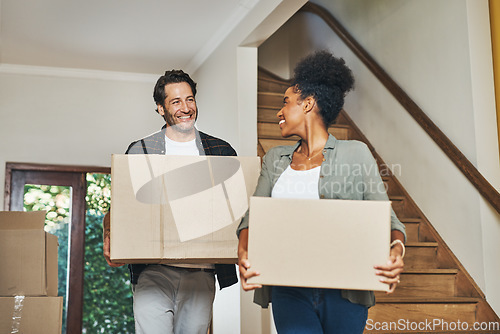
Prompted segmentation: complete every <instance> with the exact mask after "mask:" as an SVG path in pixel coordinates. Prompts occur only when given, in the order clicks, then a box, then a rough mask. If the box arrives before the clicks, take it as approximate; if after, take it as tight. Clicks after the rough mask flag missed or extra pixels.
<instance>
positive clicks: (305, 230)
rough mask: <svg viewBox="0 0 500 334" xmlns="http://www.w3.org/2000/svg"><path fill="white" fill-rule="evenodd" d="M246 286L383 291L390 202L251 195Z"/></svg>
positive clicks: (388, 237) (385, 286) (387, 250)
mask: <svg viewBox="0 0 500 334" xmlns="http://www.w3.org/2000/svg"><path fill="white" fill-rule="evenodd" d="M248 233H249V235H248V237H249V240H248V259H249V261H250V264H251V265H252V270H256V271H259V272H260V276H256V277H253V278H252V279H250V280H249V283H259V284H264V285H279V286H302V287H317V288H336V289H351V290H381V291H387V290H388V287H389V286H388V285H387V284H384V283H381V282H380V281H379V277H378V276H376V275H375V269H373V266H374V265H376V264H385V263H386V262H387V259H388V257H389V250H390V249H389V248H390V246H389V245H390V202H388V201H354V200H327V199H322V200H310V199H309V200H300V199H279V198H263V197H252V198H251V200H250V222H249V230H248Z"/></svg>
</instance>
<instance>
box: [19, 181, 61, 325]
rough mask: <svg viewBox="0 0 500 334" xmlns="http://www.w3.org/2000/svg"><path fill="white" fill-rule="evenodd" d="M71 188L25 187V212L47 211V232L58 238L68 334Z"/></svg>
mask: <svg viewBox="0 0 500 334" xmlns="http://www.w3.org/2000/svg"><path fill="white" fill-rule="evenodd" d="M70 207H71V187H63V186H51V185H35V184H27V185H25V186H24V211H40V210H45V211H47V215H46V216H45V227H44V229H45V231H46V232H48V233H51V234H54V235H56V236H57V238H58V243H59V250H58V253H59V254H58V281H59V283H58V284H59V285H58V295H59V296H62V297H63V300H64V302H63V326H62V328H63V330H62V333H66V287H67V274H68V233H69V226H70V223H71V214H70V210H71V209H70Z"/></svg>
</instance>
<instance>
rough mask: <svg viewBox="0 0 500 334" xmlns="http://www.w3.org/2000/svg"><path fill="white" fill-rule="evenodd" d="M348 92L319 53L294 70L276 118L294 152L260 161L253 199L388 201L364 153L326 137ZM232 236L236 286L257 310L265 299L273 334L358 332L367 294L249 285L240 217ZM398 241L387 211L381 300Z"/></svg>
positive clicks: (345, 71) (348, 82)
mask: <svg viewBox="0 0 500 334" xmlns="http://www.w3.org/2000/svg"><path fill="white" fill-rule="evenodd" d="M353 85H354V79H353V76H352V72H351V70H350V69H349V68H348V67H347V66H346V65H345V62H344V60H343V59H339V58H335V57H334V56H333V55H332V54H331V53H329V52H327V51H319V52H316V53H314V54H312V55H310V56H308V57H306V58H305V59H303V60H302V61H301V62H300V63H299V64H297V66H296V68H295V71H294V78H293V80H292V85H291V86H290V87H289V88H288V89H287V90H286V92H285V95H284V98H283V108H282V109H281V110H280V111H279V112H278V114H277V117H278V118H279V119H280V121H279V126H280V129H281V134H282V136H283V137H285V138H286V137H290V136H292V135H297V136H299V137H300V141H299V142H298V143H297V144H296V145H295V146H278V147H275V148H273V149H271V150H269V152H268V153H267V154H266V155H265V156H264V158H263V163H262V171H261V175H260V177H259V182H258V185H257V189H256V191H255V194H254V196H267V197H281V198H317V199H318V198H330V199H354V200H388V198H387V194H386V193H385V188H384V187H383V184H382V180H381V178H380V175H379V173H378V168H377V166H376V162H375V159H374V158H373V156H372V155H371V153H370V151H369V149H368V148H367V146H366V145H365V144H363V143H361V142H358V141H353V140H352V141H347V140H337V139H335V137H333V136H332V135H330V134H329V133H328V127H329V125H330V124H332V123H333V122H334V120H335V119H336V117H337V116H338V114H339V112H340V110H341V108H342V106H343V104H344V96H345V95H346V93H347V92H348V91H350V90H351V89H352V88H353ZM346 166H347V167H350V168H347V169H346V168H345V167H346ZM360 166H362V168H359V167H360ZM336 167H341V168H340V169H339V168H336ZM339 171H340V173H339ZM342 173H343V175H339V174H342ZM381 189H382V190H381ZM307 209H308V208H307V207H304V210H307ZM238 237H239V246H238V258H239V259H238V264H239V268H240V278H241V282H242V287H243V289H244V290H246V291H249V290H254V289H257V290H256V291H255V296H254V302H256V303H257V304H260V305H261V306H262V307H267V306H268V304H269V302H270V301H271V300H272V303H273V316H274V321H275V324H276V328H277V330H278V333H280V334H281V333H285V334H288V333H346V334H353V333H362V332H363V329H364V327H365V324H366V319H367V315H368V308H369V307H370V306H373V305H374V303H375V298H374V294H373V292H371V291H353V290H337V289H316V288H302V287H279V286H273V287H272V289H271V287H269V286H263V287H262V286H261V285H257V284H249V283H248V282H247V279H249V278H250V277H253V276H256V275H259V273H258V272H255V271H253V270H251V269H250V263H249V261H248V255H247V249H248V247H247V245H248V213H247V215H246V216H245V217H244V218H243V220H242V222H241V224H240V226H239V227H238ZM404 240H405V228H404V225H403V224H401V222H400V221H399V220H398V219H397V217H396V215H395V214H394V212H393V211H392V212H391V241H392V242H391V251H390V257H389V260H388V262H387V263H386V264H384V265H376V266H375V267H374V270H375V272H376V274H377V275H379V276H380V281H382V282H384V283H386V284H388V285H389V292H388V293H391V292H393V291H394V289H395V288H396V285H397V283H399V278H400V277H399V275H400V273H401V272H402V271H403V266H404V263H403V259H402V258H403V256H404ZM354 243H355V241H354ZM353 247H356V245H355V244H353ZM346 251H348V250H346ZM284 274H286V273H284ZM339 274H341V273H340V272H339Z"/></svg>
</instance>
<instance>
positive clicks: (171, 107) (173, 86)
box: [158, 82, 198, 133]
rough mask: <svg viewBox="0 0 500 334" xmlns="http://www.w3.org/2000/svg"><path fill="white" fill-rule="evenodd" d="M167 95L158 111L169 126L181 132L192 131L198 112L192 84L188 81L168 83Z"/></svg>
mask: <svg viewBox="0 0 500 334" xmlns="http://www.w3.org/2000/svg"><path fill="white" fill-rule="evenodd" d="M165 95H166V96H167V98H166V99H165V101H164V106H161V105H158V112H159V114H160V115H162V116H163V118H164V119H165V121H166V122H167V126H169V127H172V129H174V130H176V131H179V132H184V133H186V132H191V131H192V130H193V129H194V123H195V121H196V117H197V113H198V109H197V107H196V100H195V99H194V96H193V92H192V91H191V86H189V84H188V83H187V82H179V83H170V84H167V85H165Z"/></svg>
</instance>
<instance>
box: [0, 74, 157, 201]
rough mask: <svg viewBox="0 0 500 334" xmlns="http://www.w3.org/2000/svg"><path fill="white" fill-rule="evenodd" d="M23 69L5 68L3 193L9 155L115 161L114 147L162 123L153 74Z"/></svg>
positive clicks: (0, 85)
mask: <svg viewBox="0 0 500 334" xmlns="http://www.w3.org/2000/svg"><path fill="white" fill-rule="evenodd" d="M0 69H2V67H1V66H0ZM18 73H19V74H13V73H5V72H4V71H0V133H1V136H2V140H1V141H0V192H1V194H2V196H1V197H2V199H3V187H4V181H5V180H4V178H5V171H4V169H5V162H7V161H10V162H28V163H48V164H70V165H86V166H110V164H111V154H112V153H124V152H125V150H126V148H127V146H128V144H129V143H130V142H132V141H133V140H135V139H138V138H141V137H143V136H144V135H145V134H149V133H152V132H154V131H157V130H158V129H159V128H160V127H161V125H162V119H161V118H160V116H158V115H157V114H156V112H155V111H154V103H153V98H152V92H153V86H154V81H151V80H154V79H152V78H151V77H150V76H141V77H140V78H134V80H135V81H123V80H113V79H111V78H112V77H114V76H110V75H107V76H106V75H105V76H103V75H101V74H102V73H99V72H94V73H93V76H94V78H89V77H86V78H84V77H83V75H82V74H83V72H82V71H76V70H75V71H70V70H65V71H61V70H57V69H46V68H45V69H42V71H40V68H22V70H21V71H18ZM31 73H43V74H31ZM99 76H101V77H102V79H96V78H97V77H99ZM115 77H117V76H115ZM137 80H138V81H137ZM1 205H2V206H3V201H2V204H1Z"/></svg>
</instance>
